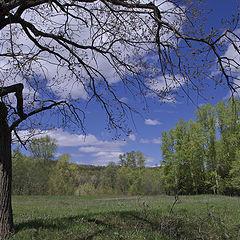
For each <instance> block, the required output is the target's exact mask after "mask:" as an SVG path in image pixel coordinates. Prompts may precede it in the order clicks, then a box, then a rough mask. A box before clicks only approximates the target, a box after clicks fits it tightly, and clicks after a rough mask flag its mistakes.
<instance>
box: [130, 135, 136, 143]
mask: <svg viewBox="0 0 240 240" xmlns="http://www.w3.org/2000/svg"><path fill="white" fill-rule="evenodd" d="M128 138H129V139H130V140H131V141H133V142H134V141H136V136H135V135H134V134H130V135H129V136H128Z"/></svg>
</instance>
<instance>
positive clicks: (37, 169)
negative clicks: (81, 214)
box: [12, 137, 164, 196]
mask: <svg viewBox="0 0 240 240" xmlns="http://www.w3.org/2000/svg"><path fill="white" fill-rule="evenodd" d="M29 149H30V152H31V154H30V156H26V155H25V154H23V153H21V151H20V149H19V148H17V149H15V150H14V151H13V185H12V191H13V194H16V195H45V194H51V195H77V196H84V195H96V194H144V195H147V194H151V195H152V194H162V193H163V191H164V188H163V186H162V184H161V173H160V171H161V168H159V167H156V168H147V167H145V157H144V156H143V154H142V153H141V152H140V151H137V152H135V151H132V152H128V153H126V154H123V155H120V158H119V164H117V165H116V164H115V163H113V162H111V163H109V164H108V166H106V167H103V166H91V165H78V164H76V163H72V162H71V157H70V155H69V154H63V155H61V156H59V157H58V159H57V160H56V159H55V158H54V153H55V149H56V144H55V143H54V140H53V139H50V138H49V137H44V138H40V139H34V140H33V141H32V142H31V143H30V145H29Z"/></svg>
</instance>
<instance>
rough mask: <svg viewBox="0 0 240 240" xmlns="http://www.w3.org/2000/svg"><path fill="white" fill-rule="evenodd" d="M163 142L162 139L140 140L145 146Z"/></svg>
mask: <svg viewBox="0 0 240 240" xmlns="http://www.w3.org/2000/svg"><path fill="white" fill-rule="evenodd" d="M161 142H162V140H161V138H153V139H145V138H141V139H140V143H144V144H161Z"/></svg>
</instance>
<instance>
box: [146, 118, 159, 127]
mask: <svg viewBox="0 0 240 240" xmlns="http://www.w3.org/2000/svg"><path fill="white" fill-rule="evenodd" d="M144 123H145V124H146V125H151V126H156V125H160V124H162V123H161V122H159V121H158V120H153V119H145V121H144Z"/></svg>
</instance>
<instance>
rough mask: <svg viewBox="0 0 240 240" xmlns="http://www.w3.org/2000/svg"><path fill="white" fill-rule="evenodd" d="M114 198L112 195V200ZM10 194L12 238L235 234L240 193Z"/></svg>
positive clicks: (233, 236)
mask: <svg viewBox="0 0 240 240" xmlns="http://www.w3.org/2000/svg"><path fill="white" fill-rule="evenodd" d="M113 198H114V199H113ZM173 202H174V197H169V196H153V197H136V198H133V197H126V196H119V197H112V196H109V197H106V196H100V197H99V196H97V197H66V196H14V197H13V211H14V222H15V228H16V234H15V235H14V236H13V238H12V239H21V240H23V239H24V240H27V239H41V240H44V239H51V240H53V239H63V240H67V239H69V240H70V239H71V240H72V239H78V240H79V239H103V240H107V239H111V240H112V239H123V240H127V239H134V240H137V239H139V240H144V239H146V240H151V239H157V240H161V239H206V240H209V239H219V240H223V239H240V198H237V197H226V196H213V195H201V196H180V198H179V201H178V202H177V203H176V204H175V206H174V208H173V211H172V212H171V213H170V209H171V206H172V204H173Z"/></svg>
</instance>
